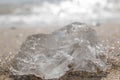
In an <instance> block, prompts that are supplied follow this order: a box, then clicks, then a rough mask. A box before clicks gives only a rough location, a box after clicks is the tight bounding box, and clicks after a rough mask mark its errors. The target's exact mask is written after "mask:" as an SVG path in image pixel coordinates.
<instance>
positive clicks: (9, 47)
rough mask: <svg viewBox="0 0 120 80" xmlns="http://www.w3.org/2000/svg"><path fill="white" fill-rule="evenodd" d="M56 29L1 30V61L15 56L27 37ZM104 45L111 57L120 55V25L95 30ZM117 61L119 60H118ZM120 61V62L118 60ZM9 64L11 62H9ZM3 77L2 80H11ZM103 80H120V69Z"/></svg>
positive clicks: (107, 25)
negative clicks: (9, 56)
mask: <svg viewBox="0 0 120 80" xmlns="http://www.w3.org/2000/svg"><path fill="white" fill-rule="evenodd" d="M55 29H56V28H54V29H49V28H0V60H5V58H7V56H8V55H15V54H17V52H18V51H19V48H20V45H21V44H22V42H23V41H25V39H26V37H27V36H29V35H31V34H38V33H49V32H52V31H53V30H55ZM95 30H96V31H97V34H98V36H99V38H100V40H101V42H102V43H103V45H104V46H105V47H106V48H107V49H108V52H109V51H110V55H112V53H114V54H116V53H117V54H120V24H105V25H102V26H101V27H97V28H95ZM116 61H117V60H116ZM118 61H119V60H118ZM8 63H9V61H8ZM6 77H7V76H4V75H1V76H0V80H9V78H6ZM103 80H120V68H119V69H112V70H111V71H110V73H109V74H108V76H107V77H106V78H104V79H103Z"/></svg>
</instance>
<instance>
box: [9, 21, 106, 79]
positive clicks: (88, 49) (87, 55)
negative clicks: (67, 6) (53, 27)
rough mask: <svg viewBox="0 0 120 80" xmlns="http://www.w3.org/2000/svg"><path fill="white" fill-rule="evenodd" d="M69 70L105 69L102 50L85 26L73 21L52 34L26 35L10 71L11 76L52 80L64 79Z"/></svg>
mask: <svg viewBox="0 0 120 80" xmlns="http://www.w3.org/2000/svg"><path fill="white" fill-rule="evenodd" d="M69 65H71V67H70V66H69ZM70 68H72V69H73V70H74V71H87V72H97V70H100V71H105V70H106V54H105V52H104V47H103V46H102V44H101V43H100V42H99V40H98V38H97V36H96V32H95V31H94V30H93V29H92V28H91V27H89V26H88V25H86V24H82V23H78V22H75V23H72V24H70V25H67V26H65V27H63V28H61V29H59V30H57V31H55V32H53V33H51V34H36V35H31V36H29V37H28V38H27V40H26V41H25V42H24V43H23V45H22V46H21V50H20V51H19V53H18V54H17V55H16V57H15V58H14V62H13V65H12V68H11V71H12V73H13V74H14V75H29V74H34V75H36V76H39V77H41V78H45V79H52V78H59V77H61V76H63V75H64V74H65V73H66V71H69V70H70Z"/></svg>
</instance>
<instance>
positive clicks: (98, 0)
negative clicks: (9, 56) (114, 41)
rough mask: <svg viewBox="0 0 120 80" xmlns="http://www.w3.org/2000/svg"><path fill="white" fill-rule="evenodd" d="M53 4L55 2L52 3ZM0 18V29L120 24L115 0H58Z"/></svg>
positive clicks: (119, 12) (119, 7) (15, 9)
mask: <svg viewBox="0 0 120 80" xmlns="http://www.w3.org/2000/svg"><path fill="white" fill-rule="evenodd" d="M54 1H55V0H54ZM11 10H12V11H11V12H12V13H11V14H4V15H0V26H2V27H3V26H8V25H9V26H29V27H30V26H32V27H41V26H42V27H45V26H63V25H66V24H68V23H70V22H75V21H80V22H85V23H89V24H92V25H94V24H97V23H103V22H106V21H119V20H120V15H119V14H120V1H119V0H114V1H113V0H104V1H103V0H92V1H91V0H84V1H83V0H61V1H59V2H55V3H54V2H52V0H51V1H49V2H48V1H47V0H46V1H44V2H42V4H37V3H36V4H27V5H26V4H24V5H23V6H22V5H19V6H17V7H16V8H14V9H11Z"/></svg>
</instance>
